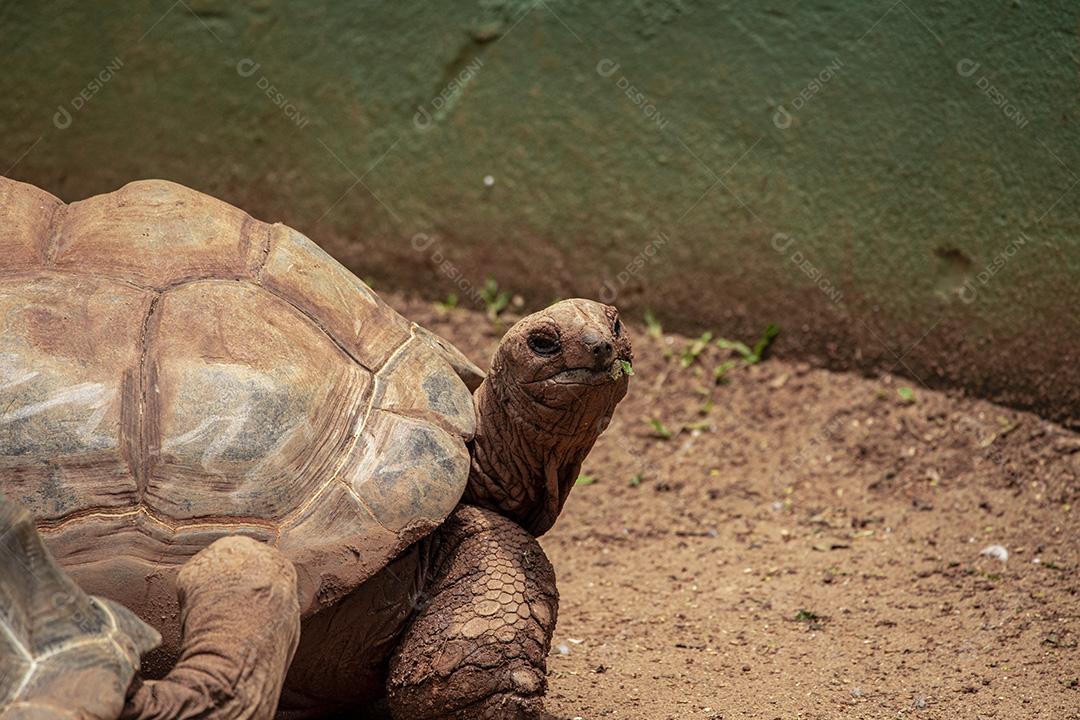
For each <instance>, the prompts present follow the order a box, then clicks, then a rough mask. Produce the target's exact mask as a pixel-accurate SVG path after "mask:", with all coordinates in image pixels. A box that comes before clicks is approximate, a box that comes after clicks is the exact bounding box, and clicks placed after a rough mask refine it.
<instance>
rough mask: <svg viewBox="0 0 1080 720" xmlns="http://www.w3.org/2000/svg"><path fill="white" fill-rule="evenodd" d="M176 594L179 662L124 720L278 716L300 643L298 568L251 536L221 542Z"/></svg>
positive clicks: (183, 574)
mask: <svg viewBox="0 0 1080 720" xmlns="http://www.w3.org/2000/svg"><path fill="white" fill-rule="evenodd" d="M177 591H178V594H179V596H180V608H181V623H182V628H183V642H182V649H181V655H180V659H179V660H178V661H177V663H176V666H175V667H174V668H173V669H172V671H171V672H170V673H169V674H168V676H166V677H165V678H164V679H163V680H156V681H147V682H145V683H143V684H141V685H139V686H138V687H136V688H135V690H134V693H133V694H132V695H131V697H130V698H129V700H128V702H127V704H126V705H125V707H124V713H123V715H122V716H121V717H122V720H187V719H189V718H191V719H193V718H199V719H200V720H232V719H233V718H244V719H245V720H264V719H266V720H268V719H269V718H272V717H273V716H274V712H275V709H276V707H277V701H278V696H279V695H280V694H281V686H282V683H283V682H284V680H285V671H286V669H287V668H288V666H289V662H290V661H291V660H292V656H293V652H294V651H295V650H296V644H297V642H298V640H299V638H300V604H299V600H298V596H297V586H296V569H295V568H294V567H293V565H292V563H290V562H289V561H288V560H287V559H286V558H285V556H284V555H282V554H281V553H280V552H279V551H278V550H276V549H274V548H272V547H270V546H269V545H265V544H262V543H259V542H256V541H254V540H251V539H250V538H245V537H226V538H221V539H220V540H217V541H216V542H214V543H213V544H211V545H210V546H209V547H207V548H205V549H204V550H203V551H202V552H200V553H199V554H198V555H196V556H195V557H193V558H192V559H191V560H189V561H188V562H187V564H185V565H184V567H183V568H182V569H181V570H180V574H179V576H178V578H177Z"/></svg>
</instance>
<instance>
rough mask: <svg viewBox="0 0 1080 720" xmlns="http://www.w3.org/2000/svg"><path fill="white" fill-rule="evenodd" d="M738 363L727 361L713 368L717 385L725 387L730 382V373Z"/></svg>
mask: <svg viewBox="0 0 1080 720" xmlns="http://www.w3.org/2000/svg"><path fill="white" fill-rule="evenodd" d="M737 364H738V363H736V362H735V361H734V360H725V361H724V362H722V363H720V364H719V365H717V366H716V367H715V368H713V378H714V379H715V380H716V384H717V385H723V384H724V383H726V382H730V378H728V376H727V374H728V371H729V370H731V369H732V368H734V367H735V366H736V365H737Z"/></svg>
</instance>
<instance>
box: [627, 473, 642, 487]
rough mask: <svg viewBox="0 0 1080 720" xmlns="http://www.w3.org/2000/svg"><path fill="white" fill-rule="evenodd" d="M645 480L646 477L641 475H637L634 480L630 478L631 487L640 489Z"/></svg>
mask: <svg viewBox="0 0 1080 720" xmlns="http://www.w3.org/2000/svg"><path fill="white" fill-rule="evenodd" d="M644 479H645V477H644V476H643V475H642V474H641V473H637V474H636V475H634V476H633V477H632V478H630V487H638V486H639V485H641V481H642V480H644Z"/></svg>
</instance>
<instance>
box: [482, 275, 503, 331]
mask: <svg viewBox="0 0 1080 720" xmlns="http://www.w3.org/2000/svg"><path fill="white" fill-rule="evenodd" d="M480 299H481V300H483V301H484V305H485V306H486V307H487V316H488V319H489V320H491V321H492V322H494V321H495V320H496V319H497V318H498V317H499V314H500V313H502V311H503V310H505V309H506V306H507V305H509V304H510V293H508V292H506V291H505V290H500V289H499V283H498V282H497V281H496V280H495V278H493V277H489V278H488V279H487V280H486V281H485V282H484V287H483V289H482V290H481V291H480Z"/></svg>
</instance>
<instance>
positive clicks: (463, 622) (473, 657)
mask: <svg viewBox="0 0 1080 720" xmlns="http://www.w3.org/2000/svg"><path fill="white" fill-rule="evenodd" d="M436 532H437V533H439V537H438V538H437V539H436V540H437V542H438V543H439V545H438V549H437V550H436V553H437V555H436V558H435V560H436V562H435V565H434V567H435V575H434V577H433V578H432V580H431V584H430V586H429V591H428V596H429V598H430V600H429V601H428V602H427V603H426V604H425V606H424V607H422V608H421V609H420V610H419V611H418V613H417V615H416V617H415V618H414V620H413V622H412V624H411V625H410V627H409V628H408V630H406V632H405V635H404V637H403V638H402V641H401V643H400V645H399V646H398V648H397V650H396V651H395V653H394V656H393V658H392V659H391V661H390V676H389V679H388V682H387V695H388V699H389V702H390V710H391V713H392V715H393V716H394V718H397V719H399V720H406V719H408V720H436V719H438V720H466V719H468V720H483V719H487V718H490V719H492V720H525V719H530V720H531V719H534V718H539V717H540V716H541V710H542V699H543V695H544V691H545V690H546V685H547V681H546V677H545V675H546V673H545V669H546V662H547V654H548V650H549V648H550V647H551V634H552V632H553V631H554V629H555V619H556V614H557V612H558V602H559V601H558V591H557V590H556V589H555V571H554V570H553V569H552V567H551V563H550V562H548V559H547V557H546V556H545V555H544V551H543V550H542V549H541V548H540V545H539V544H538V543H537V542H536V540H535V538H533V537H532V536H531V535H529V534H528V533H527V532H525V531H524V530H523V529H522V528H521V527H519V526H518V525H516V524H514V523H513V522H511V521H509V520H507V519H505V518H503V517H502V516H500V515H497V514H495V513H492V512H490V511H487V510H481V509H479V508H475V507H470V506H461V507H460V508H458V509H457V510H456V511H455V512H454V514H453V515H451V516H450V518H449V519H448V520H447V521H446V523H444V525H443V527H442V528H440V529H439V530H437V531H436Z"/></svg>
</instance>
